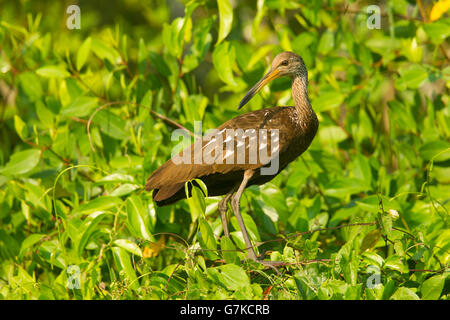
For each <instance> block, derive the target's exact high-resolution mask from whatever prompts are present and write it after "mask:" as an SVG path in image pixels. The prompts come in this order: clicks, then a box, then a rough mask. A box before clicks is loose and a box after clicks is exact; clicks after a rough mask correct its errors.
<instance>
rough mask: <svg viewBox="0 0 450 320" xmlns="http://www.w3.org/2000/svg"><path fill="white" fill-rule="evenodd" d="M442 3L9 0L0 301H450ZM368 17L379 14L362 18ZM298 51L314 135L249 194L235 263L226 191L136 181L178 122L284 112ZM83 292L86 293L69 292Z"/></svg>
mask: <svg viewBox="0 0 450 320" xmlns="http://www.w3.org/2000/svg"><path fill="white" fill-rule="evenodd" d="M444 2H445V1H438V2H437V1H435V2H434V3H431V2H424V1H420V0H418V1H417V3H416V2H415V1H412V0H409V1H406V0H400V1H398V0H396V1H393V0H391V1H386V2H381V3H379V8H380V9H381V11H380V21H379V22H380V28H379V29H377V28H373V24H371V23H369V22H370V21H369V22H368V19H370V17H371V14H372V13H373V12H369V13H368V12H367V11H366V7H367V6H368V5H371V3H369V2H363V1H357V2H354V1H331V0H328V1H326V0H323V1H322V0H309V1H303V0H299V1H294V0H287V1H275V0H266V1H264V0H258V1H231V0H217V1H214V0H207V1H206V0H205V1H190V2H184V3H182V2H178V1H168V2H164V1H151V2H150V3H145V2H141V1H132V0H129V1H120V2H117V4H115V5H111V4H108V7H103V5H104V3H103V2H101V1H99V2H96V1H79V3H78V4H79V7H80V9H81V11H80V14H81V16H80V17H81V25H80V26H81V29H73V30H70V29H68V28H67V26H66V21H67V19H69V18H70V16H71V14H68V13H66V9H67V6H68V5H69V4H66V5H64V4H63V2H60V1H52V2H45V1H6V2H5V1H1V3H0V6H1V11H0V43H1V44H0V94H1V97H2V99H1V102H0V103H1V104H0V298H2V299H130V298H131V299H136V298H137V299H229V298H232V299H448V298H449V297H450V290H449V289H450V286H449V280H450V279H447V281H446V278H448V274H449V273H448V264H449V259H450V229H449V223H450V219H449V218H450V216H449V210H450V201H449V200H450V167H449V165H450V143H449V139H450V96H449V88H450V67H449V57H450V53H449V52H450V51H449V49H450V46H449V43H448V42H447V39H448V37H449V36H450V19H449V18H448V13H446V14H445V13H444V12H445V10H446V5H445V3H444ZM371 22H372V23H373V22H376V20H371ZM285 50H289V51H294V52H296V53H298V54H300V55H301V56H302V57H303V59H304V61H305V64H306V66H307V68H308V70H309V95H310V99H311V102H312V105H313V108H314V109H315V111H316V113H317V114H318V117H319V121H320V127H319V132H318V135H317V136H316V138H315V140H314V142H313V144H312V145H311V147H310V148H309V150H308V151H307V152H305V154H304V155H302V156H301V157H300V158H299V159H297V160H296V161H295V162H293V163H292V164H291V165H289V167H288V168H287V169H286V170H284V171H283V172H282V173H281V174H280V175H279V176H277V177H276V178H275V179H274V180H272V181H271V182H270V183H267V184H265V185H263V186H260V187H255V186H253V187H250V188H248V189H247V190H246V191H245V193H244V196H243V200H242V204H241V206H242V210H243V214H244V219H245V221H246V224H247V226H248V228H249V231H250V236H251V238H252V239H253V241H254V242H255V243H256V244H258V251H259V253H266V255H267V256H268V257H270V258H271V259H272V260H282V261H285V262H286V265H285V266H283V267H280V268H279V269H278V270H273V269H271V268H264V267H263V266H261V265H259V264H256V263H253V262H241V259H243V258H244V257H245V254H244V252H242V250H240V248H242V247H243V245H244V244H243V241H242V236H241V233H240V231H239V227H238V225H237V221H236V220H235V218H234V216H233V215H232V214H231V210H230V211H229V214H230V217H231V221H230V226H231V236H232V237H231V240H230V239H228V238H225V237H222V226H221V223H220V217H219V216H218V213H217V204H218V201H219V200H220V198H206V199H205V198H204V197H203V194H202V192H200V191H198V189H194V190H196V192H194V193H193V196H192V198H190V199H189V200H183V201H180V202H178V203H177V204H175V205H172V206H167V207H161V208H158V207H156V206H155V205H154V204H153V202H152V199H151V193H148V192H146V191H145V190H144V188H143V187H144V184H145V180H146V178H147V177H148V176H149V175H150V174H151V173H152V172H153V171H154V170H155V169H156V168H157V167H158V166H160V165H161V164H163V163H164V162H165V161H166V160H168V159H169V158H170V155H171V152H172V149H173V148H174V146H176V145H177V143H178V141H172V140H171V132H172V131H173V130H174V129H177V128H179V127H184V128H186V129H187V130H189V131H194V125H193V124H194V121H195V120H202V121H203V130H204V131H206V130H207V129H210V128H215V127H217V126H218V125H220V124H221V123H223V122H225V121H226V120H228V119H231V118H232V117H234V116H237V115H239V114H241V113H242V112H246V111H249V110H256V109H259V108H262V107H269V106H274V105H293V101H292V98H291V92H290V82H289V79H278V80H276V81H274V83H273V84H271V85H270V86H269V87H267V88H265V89H264V90H263V92H261V93H260V94H258V95H257V96H255V98H254V99H252V101H251V102H250V103H249V104H248V105H247V106H246V107H245V108H244V109H243V110H240V111H237V105H238V104H239V101H240V99H242V97H243V95H244V94H245V91H246V90H247V89H248V88H250V87H251V86H252V85H253V84H254V83H255V82H256V81H257V80H258V79H259V78H260V77H261V76H262V75H263V74H264V73H265V71H267V68H268V65H269V64H270V61H271V58H273V57H274V56H275V54H277V53H279V52H281V51H285ZM78 284H79V289H78Z"/></svg>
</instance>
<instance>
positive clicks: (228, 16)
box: [216, 0, 233, 45]
mask: <svg viewBox="0 0 450 320" xmlns="http://www.w3.org/2000/svg"><path fill="white" fill-rule="evenodd" d="M217 6H218V8H219V19H220V24H219V35H218V38H217V42H216V45H218V44H220V43H221V42H222V40H223V39H225V38H226V37H227V35H228V34H229V33H230V31H231V26H232V24H233V7H232V6H231V3H230V1H229V0H217Z"/></svg>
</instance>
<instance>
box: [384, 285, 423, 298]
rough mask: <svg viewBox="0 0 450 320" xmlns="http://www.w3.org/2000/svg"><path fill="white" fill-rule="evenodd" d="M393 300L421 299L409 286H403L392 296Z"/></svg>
mask: <svg viewBox="0 0 450 320" xmlns="http://www.w3.org/2000/svg"><path fill="white" fill-rule="evenodd" d="M391 299H392V300H420V298H419V297H418V296H417V294H415V293H414V291H412V290H411V289H409V288H406V287H401V288H398V289H397V291H395V292H394V294H393V295H392V296H391Z"/></svg>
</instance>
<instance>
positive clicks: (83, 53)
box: [77, 37, 92, 70]
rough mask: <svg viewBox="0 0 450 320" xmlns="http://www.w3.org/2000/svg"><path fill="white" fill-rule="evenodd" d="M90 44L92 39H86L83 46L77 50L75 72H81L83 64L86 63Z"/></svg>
mask: <svg viewBox="0 0 450 320" xmlns="http://www.w3.org/2000/svg"><path fill="white" fill-rule="evenodd" d="M91 44H92V39H91V37H88V38H87V39H86V40H84V42H83V44H82V45H81V47H80V48H79V49H78V54H77V70H81V68H82V67H83V65H84V63H85V62H86V59H87V57H88V55H89V52H90V51H91Z"/></svg>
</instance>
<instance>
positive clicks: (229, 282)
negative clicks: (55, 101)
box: [218, 264, 250, 290]
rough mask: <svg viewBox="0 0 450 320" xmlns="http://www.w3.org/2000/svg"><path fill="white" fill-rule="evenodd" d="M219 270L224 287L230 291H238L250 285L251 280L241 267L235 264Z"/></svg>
mask: <svg viewBox="0 0 450 320" xmlns="http://www.w3.org/2000/svg"><path fill="white" fill-rule="evenodd" d="M218 269H219V270H220V271H221V274H222V276H223V280H224V282H223V285H225V286H226V287H227V288H228V289H229V290H238V289H240V288H243V287H246V286H249V285H250V279H249V278H248V276H247V273H246V272H245V271H244V270H243V269H242V268H241V267H239V266H237V265H235V264H225V265H223V266H220V267H218Z"/></svg>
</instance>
